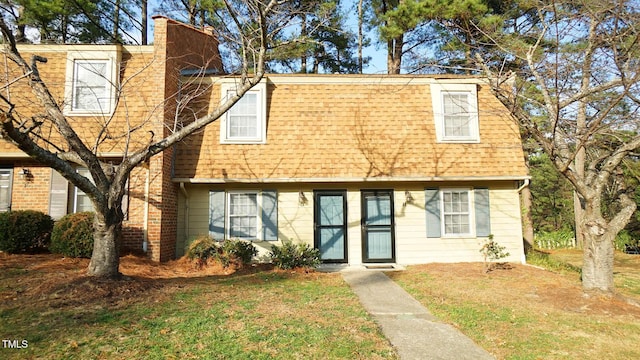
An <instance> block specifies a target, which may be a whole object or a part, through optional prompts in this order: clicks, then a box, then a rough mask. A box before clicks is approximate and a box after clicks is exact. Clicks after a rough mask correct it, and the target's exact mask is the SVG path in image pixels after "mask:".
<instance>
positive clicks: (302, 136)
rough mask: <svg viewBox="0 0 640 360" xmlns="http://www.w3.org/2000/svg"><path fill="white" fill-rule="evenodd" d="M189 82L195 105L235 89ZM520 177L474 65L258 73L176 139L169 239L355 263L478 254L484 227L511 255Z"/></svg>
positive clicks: (519, 164) (517, 145)
mask: <svg viewBox="0 0 640 360" xmlns="http://www.w3.org/2000/svg"><path fill="white" fill-rule="evenodd" d="M185 83H188V80H187V79H185ZM196 85H197V88H198V89H202V87H203V86H204V85H206V86H208V88H209V92H208V93H207V94H206V97H205V98H201V99H199V102H196V101H194V104H198V103H199V104H200V105H199V106H201V107H202V108H207V107H211V106H215V104H217V103H219V102H220V101H221V99H223V98H224V97H225V96H228V94H229V93H232V92H233V91H235V88H234V87H235V79H234V78H233V77H230V76H209V77H207V78H205V79H202V80H200V79H199V80H197V81H196V82H195V84H194V85H192V86H196ZM194 106H196V105H194ZM527 178H528V177H527V169H526V167H525V163H524V156H523V151H522V145H521V141H520V135H519V130H518V127H517V125H516V123H515V121H514V119H513V118H512V117H511V116H510V114H509V112H508V111H507V109H505V108H504V106H503V105H502V104H501V103H500V102H499V101H498V100H497V99H496V98H495V97H494V96H493V95H492V93H491V91H490V89H489V85H488V83H487V82H486V80H485V79H483V78H476V77H468V76H465V77H461V76H451V75H443V76H409V75H406V76H405V75H400V76H388V75H276V74H269V75H267V76H266V78H265V79H264V81H263V82H262V83H261V84H259V85H258V86H256V87H254V88H253V89H252V90H251V91H249V93H247V94H246V95H245V96H244V97H243V98H242V100H241V101H240V102H239V103H237V104H236V105H235V106H234V107H233V108H232V109H231V110H230V111H229V112H227V113H226V114H225V116H223V117H222V118H221V119H219V120H218V121H217V122H216V123H213V124H211V125H209V126H208V127H207V128H206V129H205V130H204V131H203V132H201V133H199V134H197V135H196V136H194V137H193V138H191V139H190V140H189V141H187V142H185V143H184V144H181V145H180V146H178V148H177V149H176V157H175V163H174V173H173V176H172V181H173V182H174V183H176V184H177V185H179V187H180V192H179V197H178V204H177V206H178V241H177V253H178V254H181V253H182V251H184V248H185V246H186V245H187V243H186V242H185V243H184V246H183V245H182V244H183V241H188V239H191V238H193V237H194V236H197V235H200V234H206V233H209V234H210V235H212V236H213V237H215V238H217V239H223V238H224V239H228V238H240V239H246V240H250V241H254V242H255V243H256V245H257V246H259V247H262V248H264V249H268V248H269V247H270V246H271V245H272V244H274V243H277V242H281V241H293V242H305V243H308V244H312V245H313V246H315V247H316V248H318V249H320V251H321V256H322V259H323V260H324V261H326V262H337V263H348V264H354V265H359V264H366V263H400V264H417V263H426V262H459V261H481V260H482V256H481V254H480V252H479V250H480V248H481V247H482V244H483V241H484V240H486V239H487V238H488V237H489V235H493V237H494V239H495V240H496V241H497V242H498V243H499V244H501V245H503V246H506V248H507V251H508V252H509V253H510V254H511V255H510V257H509V258H508V260H510V261H521V260H523V256H524V253H523V241H522V231H521V217H520V202H519V188H520V187H521V186H524V184H525V180H526V179H527Z"/></svg>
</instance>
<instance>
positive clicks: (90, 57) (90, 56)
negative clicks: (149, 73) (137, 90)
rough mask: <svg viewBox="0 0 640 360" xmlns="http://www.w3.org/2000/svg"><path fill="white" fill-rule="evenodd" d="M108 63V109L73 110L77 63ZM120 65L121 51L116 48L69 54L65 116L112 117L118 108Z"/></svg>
mask: <svg viewBox="0 0 640 360" xmlns="http://www.w3.org/2000/svg"><path fill="white" fill-rule="evenodd" d="M85 60H86V61H106V62H107V68H106V74H105V77H106V78H107V83H108V85H107V96H108V97H109V102H108V109H100V110H84V109H74V108H73V97H74V88H75V72H76V61H85ZM119 64H120V51H119V49H118V47H116V46H114V47H113V50H111V51H108V50H107V51H105V50H101V51H95V50H85V51H69V52H67V65H66V74H65V84H66V85H65V91H64V98H65V102H64V108H63V111H64V114H65V115H69V116H95V115H111V114H113V112H114V110H115V106H116V87H117V81H118V74H119V71H118V65H119Z"/></svg>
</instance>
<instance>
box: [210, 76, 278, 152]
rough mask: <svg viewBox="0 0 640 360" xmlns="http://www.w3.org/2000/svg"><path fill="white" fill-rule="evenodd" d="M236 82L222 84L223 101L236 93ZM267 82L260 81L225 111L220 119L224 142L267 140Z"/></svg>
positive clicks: (259, 141) (253, 142) (221, 140)
mask: <svg viewBox="0 0 640 360" xmlns="http://www.w3.org/2000/svg"><path fill="white" fill-rule="evenodd" d="M236 93H237V92H236V87H235V84H232V83H229V84H227V83H224V84H223V85H222V95H223V98H222V101H223V102H225V101H226V100H227V99H230V98H232V97H233V96H235V95H236ZM266 117H267V116H266V84H265V83H259V84H257V85H256V86H254V87H253V88H251V89H250V90H249V91H247V92H246V93H244V95H243V96H242V97H241V98H240V99H239V100H238V101H237V102H236V103H235V104H234V105H233V106H232V107H231V108H230V109H229V110H228V111H227V112H226V113H225V115H224V116H223V117H222V118H221V121H220V124H221V125H220V126H221V128H220V142H221V143H223V144H256V143H257V144H262V143H265V142H266V127H267V125H266Z"/></svg>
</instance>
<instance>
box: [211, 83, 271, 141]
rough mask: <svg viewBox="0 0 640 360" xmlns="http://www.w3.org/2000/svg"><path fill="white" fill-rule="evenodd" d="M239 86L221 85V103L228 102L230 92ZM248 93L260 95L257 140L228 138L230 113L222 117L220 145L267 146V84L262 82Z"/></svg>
mask: <svg viewBox="0 0 640 360" xmlns="http://www.w3.org/2000/svg"><path fill="white" fill-rule="evenodd" d="M237 87H238V85H237V84H236V83H235V82H223V83H222V84H221V85H220V97H221V98H220V103H224V102H225V101H226V100H227V94H228V93H229V91H234V90H236V89H237ZM247 93H254V94H257V95H258V97H257V98H258V104H257V106H258V121H257V123H258V124H257V125H258V129H257V132H256V133H257V136H256V137H255V138H229V137H227V130H228V129H227V124H228V118H229V113H228V112H226V113H225V114H224V115H222V116H221V117H220V143H221V144H265V143H266V142H267V82H266V81H265V80H262V81H260V82H259V83H258V84H256V85H255V86H254V87H252V88H251V89H249V91H247Z"/></svg>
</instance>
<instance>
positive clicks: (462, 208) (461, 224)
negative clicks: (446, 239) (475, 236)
mask: <svg viewBox="0 0 640 360" xmlns="http://www.w3.org/2000/svg"><path fill="white" fill-rule="evenodd" d="M469 199H470V196H469V190H466V189H465V190H459V189H456V190H443V191H442V216H443V221H442V228H443V230H444V235H445V236H447V235H469V234H471V205H470V201H469Z"/></svg>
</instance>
